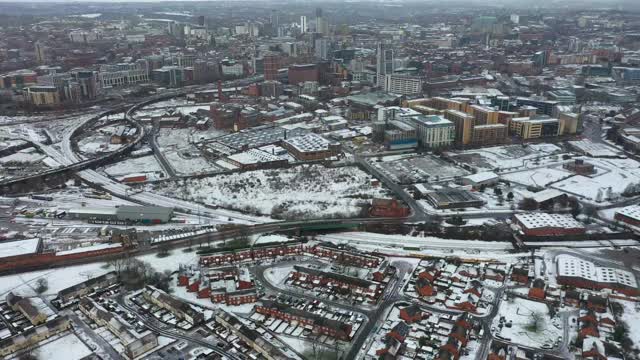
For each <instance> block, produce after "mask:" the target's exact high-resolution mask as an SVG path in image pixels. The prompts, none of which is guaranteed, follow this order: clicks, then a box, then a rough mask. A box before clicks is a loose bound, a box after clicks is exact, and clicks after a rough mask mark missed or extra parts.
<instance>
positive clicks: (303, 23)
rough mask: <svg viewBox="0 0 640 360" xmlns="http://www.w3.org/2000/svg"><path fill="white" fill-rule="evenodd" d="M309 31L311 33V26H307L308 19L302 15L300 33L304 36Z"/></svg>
mask: <svg viewBox="0 0 640 360" xmlns="http://www.w3.org/2000/svg"><path fill="white" fill-rule="evenodd" d="M307 31H309V25H308V24H307V17H306V16H304V15H302V16H300V32H301V33H303V34H304V33H306V32H307Z"/></svg>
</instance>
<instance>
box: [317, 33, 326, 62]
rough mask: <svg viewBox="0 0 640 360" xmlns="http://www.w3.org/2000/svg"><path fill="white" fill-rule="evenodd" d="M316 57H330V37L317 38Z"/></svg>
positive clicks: (324, 58)
mask: <svg viewBox="0 0 640 360" xmlns="http://www.w3.org/2000/svg"><path fill="white" fill-rule="evenodd" d="M315 57H316V58H318V59H321V60H328V59H329V39H325V38H320V39H316V42H315Z"/></svg>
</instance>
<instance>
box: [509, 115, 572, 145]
mask: <svg viewBox="0 0 640 360" xmlns="http://www.w3.org/2000/svg"><path fill="white" fill-rule="evenodd" d="M510 130H511V133H513V134H516V135H518V136H519V137H521V138H522V139H524V140H527V139H536V138H540V137H549V136H558V135H559V134H560V132H559V131H560V123H559V121H558V119H552V118H550V117H548V116H545V117H543V116H540V117H536V118H528V117H525V118H514V119H513V120H512V121H511V124H510Z"/></svg>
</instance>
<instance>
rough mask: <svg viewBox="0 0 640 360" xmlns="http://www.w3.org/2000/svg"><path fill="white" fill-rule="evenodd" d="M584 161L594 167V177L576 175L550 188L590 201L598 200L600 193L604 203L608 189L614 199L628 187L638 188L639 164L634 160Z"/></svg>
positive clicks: (639, 182)
mask: <svg viewBox="0 0 640 360" xmlns="http://www.w3.org/2000/svg"><path fill="white" fill-rule="evenodd" d="M585 161H586V162H588V163H591V164H593V165H595V166H596V168H597V171H598V172H597V173H596V174H595V175H593V176H592V177H586V176H582V175H576V176H574V177H571V178H569V179H566V180H563V181H560V182H558V183H555V184H553V185H552V186H551V187H553V188H556V189H558V190H561V191H565V192H567V193H569V194H573V195H576V196H579V197H583V198H585V199H586V200H591V201H595V200H596V199H598V192H601V193H602V197H603V199H602V200H603V201H606V197H607V195H606V194H607V189H608V188H611V193H612V195H613V197H614V198H615V197H619V195H620V194H621V193H623V192H625V191H626V190H629V188H630V187H633V186H636V187H639V186H640V163H639V162H637V161H635V160H632V159H593V158H589V159H585Z"/></svg>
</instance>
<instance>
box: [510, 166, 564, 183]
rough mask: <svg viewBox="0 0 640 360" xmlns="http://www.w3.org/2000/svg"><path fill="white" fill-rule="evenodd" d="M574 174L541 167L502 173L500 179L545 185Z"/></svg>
mask: <svg viewBox="0 0 640 360" xmlns="http://www.w3.org/2000/svg"><path fill="white" fill-rule="evenodd" d="M573 175H575V174H573V173H571V172H568V171H565V170H560V169H554V168H542V169H535V170H527V171H520V172H514V173H510V174H504V175H502V176H501V178H502V179H504V180H507V181H511V182H514V183H517V184H520V185H524V186H539V187H545V186H547V185H548V184H550V183H553V182H556V181H560V180H563V179H565V178H568V177H571V176H573Z"/></svg>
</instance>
